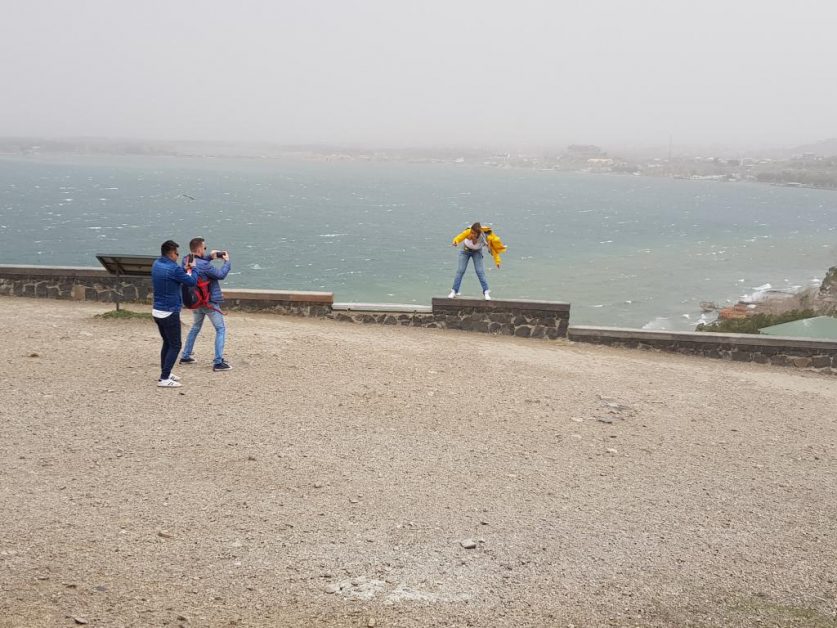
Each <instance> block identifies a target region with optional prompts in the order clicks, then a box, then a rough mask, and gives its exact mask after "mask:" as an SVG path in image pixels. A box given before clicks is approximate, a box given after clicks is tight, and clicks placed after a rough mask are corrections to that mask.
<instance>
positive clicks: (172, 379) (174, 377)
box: [169, 373, 180, 382]
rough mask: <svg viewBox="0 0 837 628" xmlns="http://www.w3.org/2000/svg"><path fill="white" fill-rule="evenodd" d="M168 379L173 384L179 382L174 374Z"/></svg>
mask: <svg viewBox="0 0 837 628" xmlns="http://www.w3.org/2000/svg"><path fill="white" fill-rule="evenodd" d="M169 379H170V380H171V381H173V382H179V381H180V378H179V377H178V376H177V375H175V374H174V373H172V374H171V375H169Z"/></svg>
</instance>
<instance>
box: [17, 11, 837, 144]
mask: <svg viewBox="0 0 837 628" xmlns="http://www.w3.org/2000/svg"><path fill="white" fill-rule="evenodd" d="M4 6H5V7H6V9H7V10H6V14H7V16H8V19H6V20H5V21H4V23H3V24H2V25H0V35H2V37H3V39H4V41H5V42H6V46H7V50H8V51H9V53H8V54H6V55H3V57H2V59H0V75H2V76H3V79H4V80H3V85H4V87H5V92H6V95H7V97H6V98H4V99H3V102H2V104H0V136H6V137H40V138H82V137H86V138H101V139H114V140H117V139H125V140H129V139H130V140H140V141H143V140H144V141H174V142H176V141H182V142H190V141H200V142H225V143H255V142H258V143H268V144H277V145H326V146H328V145H346V146H363V147H381V148H408V147H415V148H423V147H443V146H444V147H486V148H496V147H515V146H517V147H520V148H532V147H540V148H545V147H553V146H554V147H558V146H566V145H568V144H573V143H582V144H587V143H593V144H599V145H602V146H606V147H609V148H614V149H617V148H627V147H639V148H650V147H661V146H666V145H667V144H668V142H669V139H670V138H671V140H672V141H673V143H674V145H675V146H710V145H721V146H727V147H742V148H746V147H752V148H765V147H775V146H792V145H795V144H806V143H812V142H817V141H819V140H824V139H828V138H834V137H837V119H835V117H834V115H833V111H834V110H835V108H837V70H835V67H834V64H833V63H832V62H831V61H830V60H831V59H833V58H834V56H835V53H837V41H835V40H834V38H833V37H832V33H831V30H832V26H833V24H835V23H837V6H833V5H831V4H827V3H825V2H818V1H814V0H803V1H802V2H799V3H796V4H795V5H794V8H793V9H789V8H787V5H786V4H785V3H780V2H774V1H768V2H756V1H755V0H740V1H739V2H736V3H735V4H734V5H730V4H729V3H722V2H719V1H717V0H712V1H710V2H706V3H703V4H702V5H700V6H699V7H696V6H695V5H694V4H693V3H687V2H685V1H683V0H673V1H672V0H669V1H666V2H663V1H660V0H650V1H648V2H645V3H643V6H642V7H641V8H637V7H635V6H634V7H628V6H623V5H622V4H621V3H617V2H614V1H607V2H598V3H595V4H581V3H575V2H570V3H565V6H555V5H554V3H549V2H535V1H529V2H523V3H522V4H518V5H516V6H515V7H513V8H504V7H500V6H496V5H493V4H484V3H480V2H475V1H472V0H467V1H462V2H456V3H450V4H448V3H445V4H442V3H440V2H429V3H425V4H422V5H421V6H407V5H398V6H393V4H392V3H386V2H383V1H380V0H366V1H357V2H344V3H336V2H321V3H317V4H314V5H299V4H282V5H274V3H270V2H264V1H250V2H244V3H243V4H238V5H236V6H232V5H229V4H228V3H224V2H218V1H217V0H211V1H208V2H201V3H197V2H183V3H177V4H175V5H169V4H167V3H163V2H160V1H159V0H157V1H152V2H148V3H144V4H143V5H142V6H135V5H124V4H119V5H116V4H110V3H107V2H104V1H102V0H93V1H91V0H87V1H81V2H76V3H72V4H64V3H59V2H37V1H36V2H29V3H24V2H19V1H16V0H12V1H8V0H4Z"/></svg>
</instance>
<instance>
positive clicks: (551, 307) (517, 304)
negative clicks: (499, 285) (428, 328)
mask: <svg viewBox="0 0 837 628" xmlns="http://www.w3.org/2000/svg"><path fill="white" fill-rule="evenodd" d="M431 303H432V304H433V308H434V309H435V308H437V307H438V308H444V309H449V310H455V309H460V308H463V307H473V308H478V309H482V310H489V311H490V310H540V311H548V312H569V311H570V304H569V303H562V302H559V301H532V300H529V299H492V300H491V301H485V300H484V299H469V298H462V297H459V298H457V299H448V298H446V297H433V300H432V301H431Z"/></svg>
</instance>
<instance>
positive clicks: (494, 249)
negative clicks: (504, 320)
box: [448, 222, 506, 301]
mask: <svg viewBox="0 0 837 628" xmlns="http://www.w3.org/2000/svg"><path fill="white" fill-rule="evenodd" d="M460 242H461V243H462V250H461V251H460V252H459V266H458V267H457V269H456V277H455V278H454V280H453V289H452V290H451V291H450V294H449V295H448V298H449V299H453V298H455V297H458V296H459V294H460V292H459V287H460V286H461V285H462V276H463V275H464V274H465V270H466V269H467V268H468V260H471V259H473V260H474V270H475V271H476V273H477V278H478V279H479V280H480V286H482V294H483V296H484V297H485V300H486V301H490V300H491V290H489V289H488V280H486V278H485V265H484V263H483V259H482V252H483V249H487V250H488V252H489V253H491V257H493V258H494V263H495V264H496V265H497V268H500V253H502V252H503V251H505V250H506V247H505V246H504V245H503V243H502V242H501V241H500V238H498V237H497V236H496V235H495V234H494V230H493V229H492V228H491V227H483V226H482V225H480V223H478V222H475V223H474V224H473V225H471V227H470V228H469V229H465V231H463V232H462V233H460V234H459V235H458V236H456V237H455V238H454V239H453V245H452V246H459V243H460Z"/></svg>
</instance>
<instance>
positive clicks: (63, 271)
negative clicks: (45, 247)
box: [0, 264, 115, 277]
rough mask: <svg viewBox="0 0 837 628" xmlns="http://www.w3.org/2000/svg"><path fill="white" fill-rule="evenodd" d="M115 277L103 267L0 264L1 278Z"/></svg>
mask: <svg viewBox="0 0 837 628" xmlns="http://www.w3.org/2000/svg"><path fill="white" fill-rule="evenodd" d="M17 275H19V276H21V277H27V276H28V277H113V276H115V275H111V274H110V273H108V271H106V270H105V269H104V268H102V267H101V266H98V267H97V266H38V265H25V264H0V277H2V276H17Z"/></svg>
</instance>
